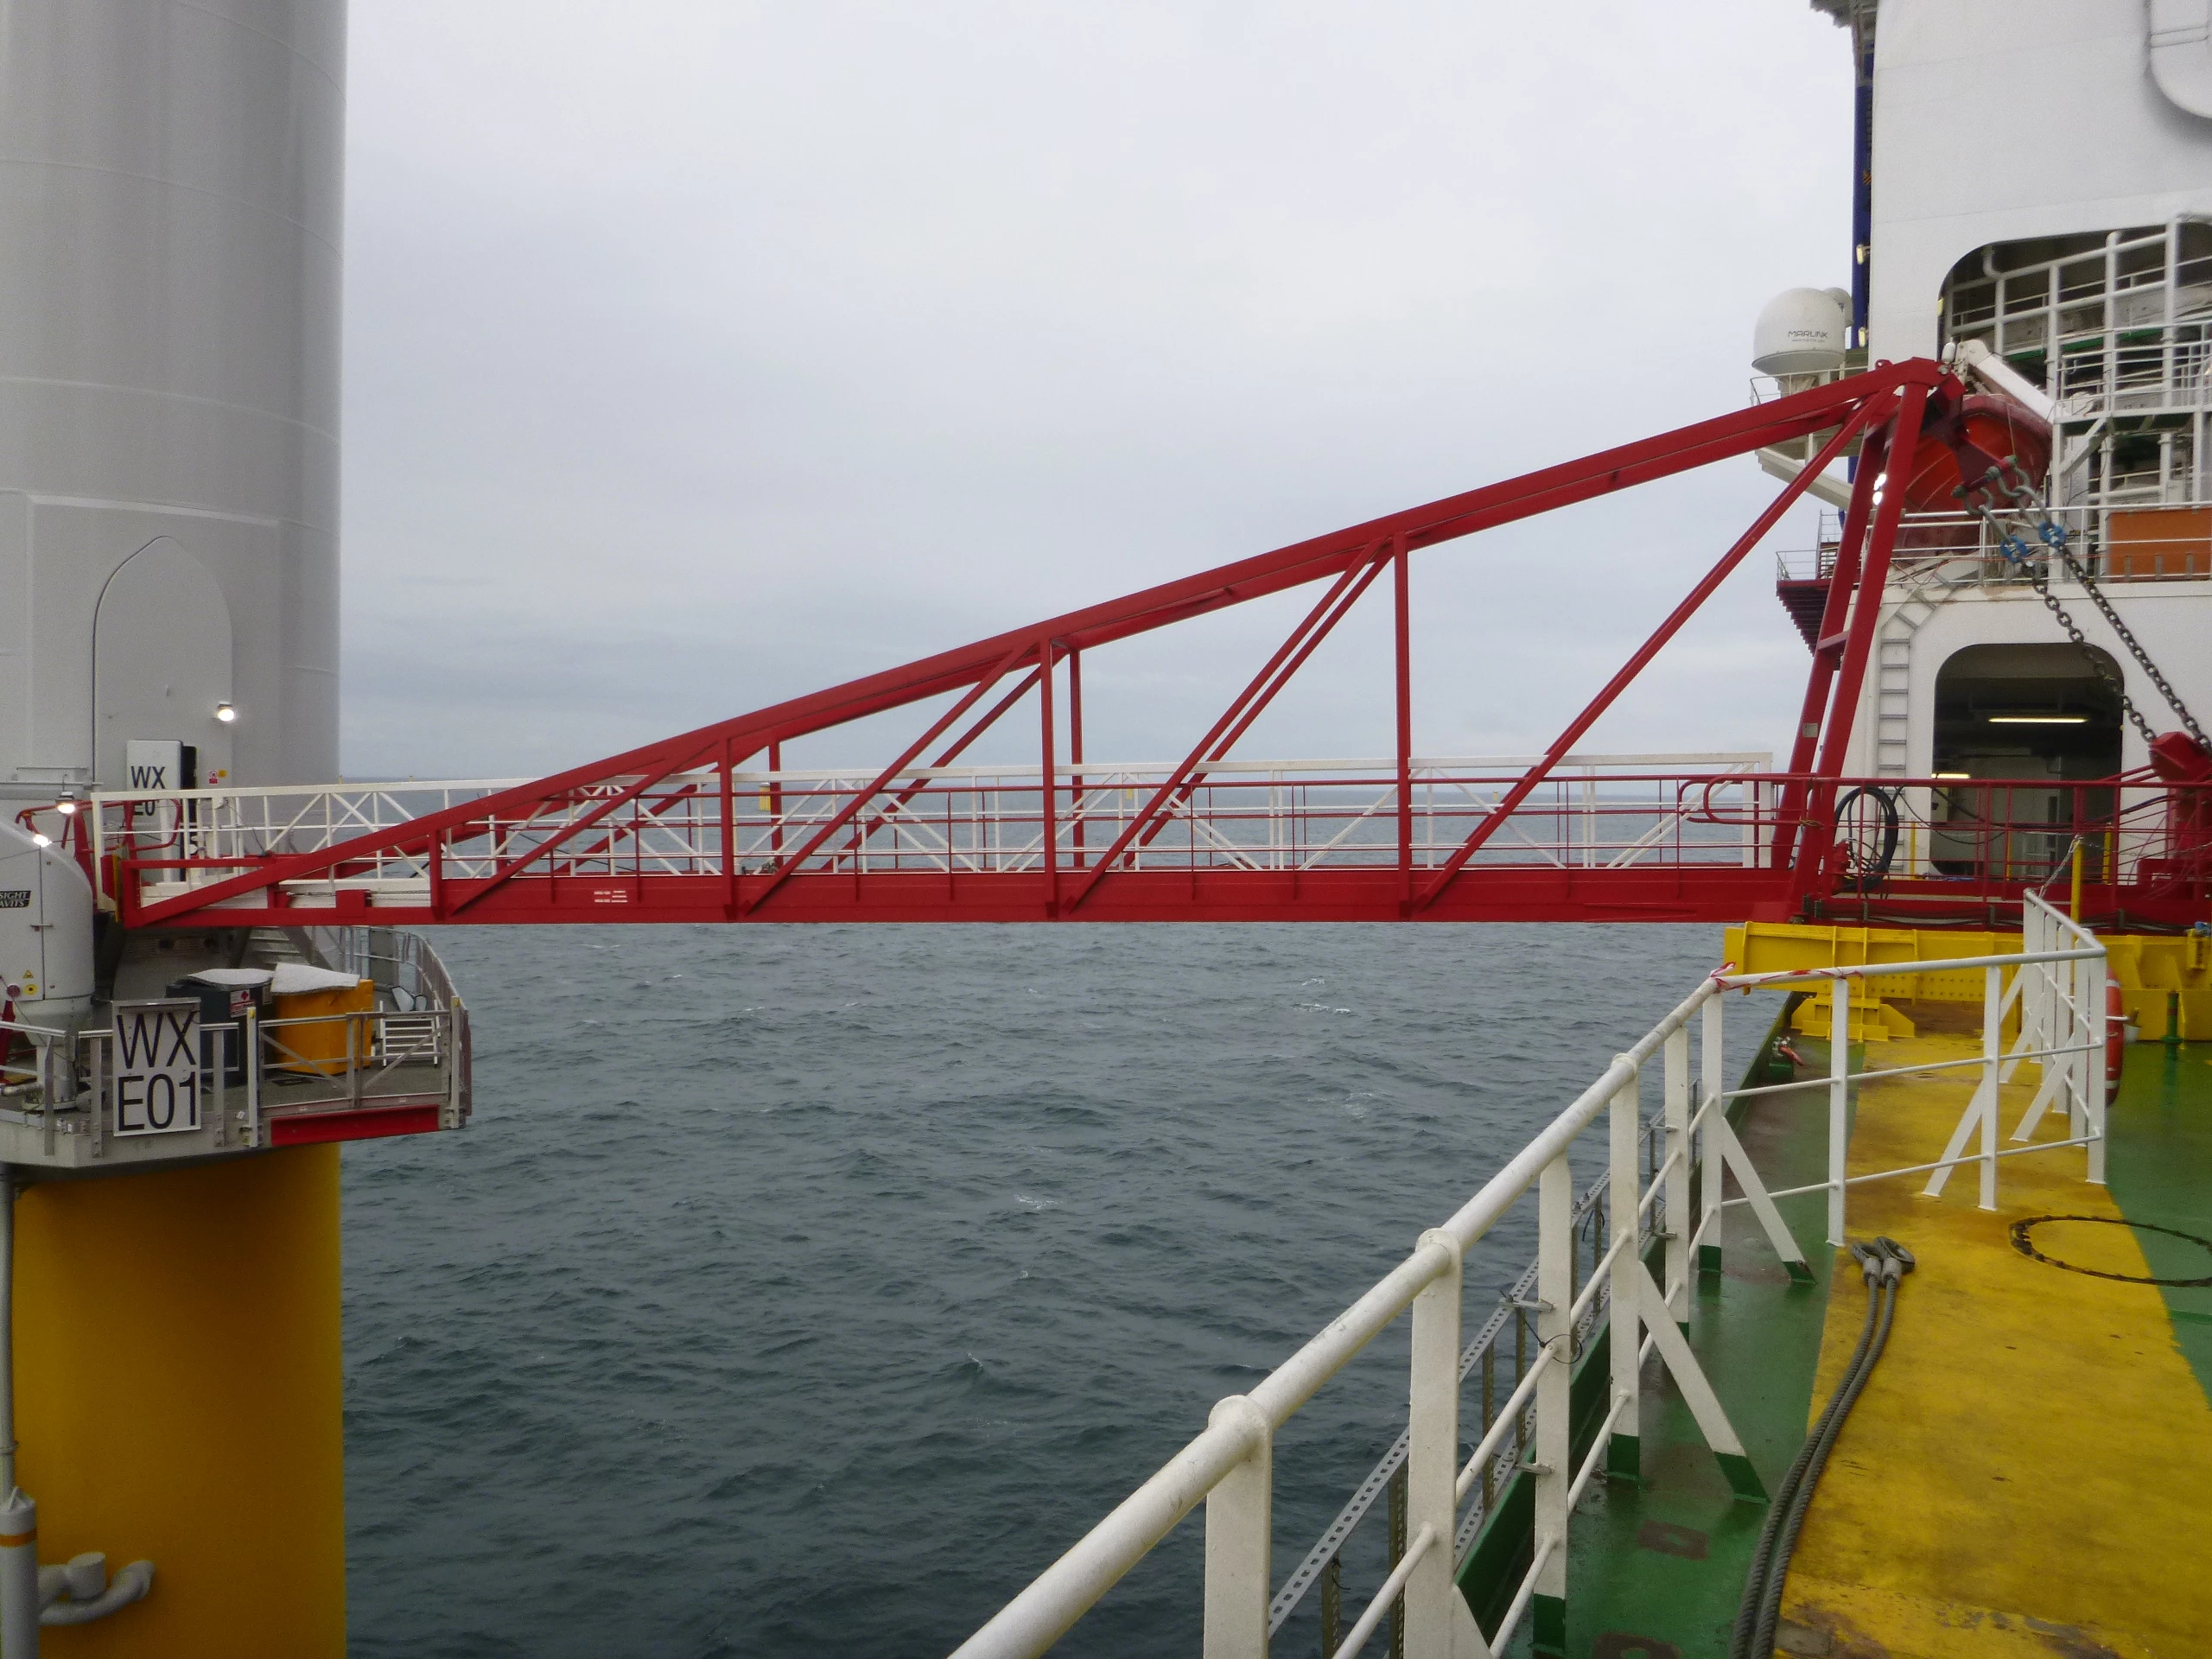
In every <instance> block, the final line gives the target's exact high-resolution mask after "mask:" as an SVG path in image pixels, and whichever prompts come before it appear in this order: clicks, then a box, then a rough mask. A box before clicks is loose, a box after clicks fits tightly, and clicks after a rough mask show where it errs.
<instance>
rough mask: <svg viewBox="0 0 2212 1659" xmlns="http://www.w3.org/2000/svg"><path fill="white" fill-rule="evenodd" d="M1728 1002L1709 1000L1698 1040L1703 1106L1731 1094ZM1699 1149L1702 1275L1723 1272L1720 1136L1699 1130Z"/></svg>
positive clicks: (1721, 994)
mask: <svg viewBox="0 0 2212 1659" xmlns="http://www.w3.org/2000/svg"><path fill="white" fill-rule="evenodd" d="M1727 999H1728V994H1727V993H1726V991H1717V992H1715V993H1714V994H1713V995H1711V996H1709V997H1707V999H1706V1002H1705V1010H1704V1020H1705V1029H1704V1030H1703V1032H1701V1033H1700V1034H1699V1037H1698V1058H1699V1061H1700V1064H1701V1065H1702V1066H1703V1068H1704V1071H1705V1098H1704V1100H1701V1101H1700V1102H1699V1104H1700V1106H1702V1105H1703V1104H1704V1103H1705V1102H1706V1101H1718V1100H1719V1098H1720V1096H1722V1095H1724V1094H1726V1093H1727V1092H1728V1084H1727V1083H1726V1077H1727V1070H1726V1067H1727V1050H1726V1047H1725V1046H1724V1045H1723V1042H1722V1035H1723V1033H1722V1022H1723V1021H1724V1020H1726V1014H1725V1013H1724V1012H1723V1011H1722V1007H1721V1005H1722V1004H1723V1003H1724V1002H1726V1001H1727ZM1725 1110H1726V1107H1723V1106H1719V1105H1716V1106H1714V1107H1713V1113H1719V1112H1722V1111H1725ZM1712 1121H1713V1118H1712V1116H1710V1115H1708V1116H1707V1118H1706V1122H1707V1123H1708V1124H1710V1123H1711V1122H1712ZM1698 1150H1699V1160H1698V1162H1699V1170H1700V1173H1699V1175H1698V1181H1697V1188H1698V1207H1699V1208H1700V1210H1701V1211H1703V1213H1702V1214H1700V1216H1699V1217H1698V1223H1697V1227H1698V1236H1699V1237H1700V1239H1702V1240H1704V1241H1705V1242H1704V1243H1701V1244H1700V1245H1699V1246H1698V1255H1697V1270H1698V1271H1699V1272H1700V1273H1719V1271H1720V1188H1721V1185H1722V1176H1721V1162H1720V1137H1719V1135H1715V1134H1714V1133H1713V1131H1712V1130H1711V1129H1710V1128H1707V1129H1703V1130H1701V1131H1700V1133H1699V1135H1698Z"/></svg>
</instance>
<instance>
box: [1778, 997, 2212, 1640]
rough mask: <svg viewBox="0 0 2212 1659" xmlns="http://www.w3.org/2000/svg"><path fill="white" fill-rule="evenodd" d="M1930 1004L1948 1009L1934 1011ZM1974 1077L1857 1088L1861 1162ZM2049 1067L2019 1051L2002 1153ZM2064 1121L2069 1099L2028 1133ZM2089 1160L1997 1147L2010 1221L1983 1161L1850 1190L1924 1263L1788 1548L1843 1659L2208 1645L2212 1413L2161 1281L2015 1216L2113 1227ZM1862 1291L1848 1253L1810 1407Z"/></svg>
mask: <svg viewBox="0 0 2212 1659" xmlns="http://www.w3.org/2000/svg"><path fill="white" fill-rule="evenodd" d="M1947 954H1949V953H1947ZM1917 1011H1918V1012H1920V1013H1921V1014H1923V1016H1924V1017H1929V1016H1936V1017H1940V1016H1939V1011H1938V1010H1937V1009H1936V1007H1933V1006H1932V1005H1929V1004H1922V1005H1920V1007H1919V1009H1918V1010H1917ZM1926 1022H1927V1023H1936V1018H1927V1019H1926ZM1979 1041H1980V1039H1979V1037H1978V1036H1963V1035H1931V1036H1923V1037H1918V1038H1913V1039H1901V1040H1899V1041H1897V1042H1894V1043H1891V1045H1889V1046H1887V1047H1885V1049H1884V1050H1883V1051H1882V1052H1881V1053H1880V1057H1879V1059H1878V1062H1877V1064H1878V1065H1881V1066H1890V1065H1918V1064H1924V1063H1927V1062H1930V1061H1935V1060H1942V1059H1949V1058H1957V1057H1959V1056H1961V1055H1964V1054H1968V1053H1978V1052H1979ZM1938 1079H1948V1080H1942V1081H1939V1080H1938ZM2036 1082H2037V1077H2036V1068H2035V1067H2034V1065H2032V1064H2030V1065H2022V1066H2021V1067H2020V1068H2019V1070H2018V1072H2017V1073H2016V1074H2015V1078H2014V1081H2013V1082H2012V1084H2007V1085H2006V1086H2005V1089H2004V1090H2003V1099H2002V1110H2001V1113H2000V1116H1999V1125H2000V1128H2001V1133H2002V1135H2003V1136H2005V1137H2007V1138H2005V1139H2004V1140H2003V1141H2001V1144H2002V1145H2005V1146H2006V1147H2010V1146H2011V1145H2012V1141H2010V1139H2009V1136H2010V1135H2011V1134H2012V1130H2013V1128H2014V1127H2015V1126H2016V1125H2017V1124H2018V1122H2019V1120H2020V1117H2021V1116H2022V1114H2023V1113H2024V1110H2025V1109H2026V1107H2027V1105H2028V1103H2029V1100H2030V1097H2031V1094H2032V1092H2033V1090H2034V1088H2035V1086H2036ZM1973 1086H1974V1071H1958V1072H1952V1073H1935V1074H1923V1075H1922V1076H1919V1077H1896V1078H1887V1079H1881V1080H1878V1081H1875V1082H1872V1083H1869V1084H1862V1085H1860V1086H1859V1103H1858V1108H1857V1117H1856V1125H1855V1128H1854V1131H1853V1135H1852V1140H1851V1151H1850V1168H1851V1173H1853V1175H1858V1174H1862V1173H1871V1172H1873V1171H1876V1170H1883V1169H1895V1168H1898V1167H1900V1166H1905V1165H1910V1164H1918V1163H1924V1162H1927V1161H1929V1160H1932V1159H1935V1158H1937V1157H1940V1156H1941V1155H1942V1149H1943V1146H1944V1142H1945V1141H1946V1140H1947V1138H1948V1136H1949V1135H1950V1132H1951V1130H1952V1128H1953V1127H1954V1126H1955V1124H1956V1123H1957V1122H1958V1121H1959V1116H1960V1114H1961V1112H1962V1111H1963V1110H1964V1109H1965V1108H1966V1105H1967V1097H1968V1096H1969V1094H1970V1093H1971V1092H1972V1090H1973ZM1817 1089H1818V1085H1815V1086H1814V1087H1813V1088H1811V1089H1808V1091H1807V1099H1808V1106H1807V1109H1808V1110H1814V1109H1819V1107H1818V1106H1817V1105H1816V1104H1814V1103H1813V1102H1815V1100H1816V1099H1817V1095H1816V1090H1817ZM1781 1098H1783V1099H1785V1100H1786V1099H1791V1098H1795V1096H1781ZM2065 1135H2066V1129H2065V1120H2064V1117H2063V1115H2062V1114H2056V1113H2054V1114H2052V1115H2051V1116H2049V1117H2047V1118H2045V1120H2044V1124H2043V1126H2042V1129H2041V1131H2040V1133H2039V1135H2038V1136H2037V1138H2038V1139H2042V1140H2059V1139H2063V1138H2064V1136H2065ZM2084 1170H2085V1160H2084V1155H2083V1154H2082V1151H2081V1149H2080V1148H2078V1147H2072V1148H2067V1149H2063V1150H2056V1151H2052V1152H2049V1153H2037V1154H2029V1155H2027V1156H2024V1157H2017V1158H2006V1159H2004V1160H2001V1161H2000V1163H1999V1184H1998V1194H1997V1196H1998V1208H1997V1210H1996V1211H1994V1212H1992V1211H1984V1210H1980V1209H1978V1208H1976V1207H1975V1204H1976V1198H1977V1197H1978V1181H1979V1175H1980V1171H1979V1167H1978V1166H1975V1165H1973V1164H1965V1165H1961V1166H1959V1167H1957V1168H1956V1169H1955V1170H1954V1171H1953V1172H1952V1174H1951V1177H1950V1180H1949V1184H1948V1187H1947V1188H1946V1190H1945V1191H1944V1192H1943V1194H1942V1197H1941V1198H1927V1197H1923V1195H1922V1188H1923V1185H1925V1183H1926V1181H1927V1179H1928V1178H1927V1176H1926V1175H1925V1174H1921V1175H1912V1176H1903V1177H1898V1178H1896V1179H1890V1180H1885V1181H1877V1182H1870V1183H1868V1184H1867V1185H1864V1186H1854V1187H1853V1188H1851V1189H1850V1200H1849V1205H1850V1207H1849V1212H1848V1221H1847V1235H1848V1236H1850V1237H1853V1238H1856V1239H1865V1238H1869V1237H1872V1236H1874V1235H1875V1234H1878V1233H1886V1234H1889V1235H1890V1236H1892V1237H1895V1238H1897V1239H1898V1240H1899V1241H1901V1242H1902V1243H1904V1244H1905V1245H1907V1246H1908V1247H1909V1248H1910V1249H1912V1250H1913V1251H1914V1252H1915V1253H1916V1255H1918V1257H1919V1260H1920V1267H1919V1269H1918V1271H1916V1272H1915V1273H1913V1274H1911V1275H1910V1276H1909V1277H1908V1278H1907V1279H1906V1280H1905V1281H1904V1288H1903V1291H1902V1294H1900V1296H1899V1298H1898V1303H1897V1322H1896V1325H1895V1329H1894V1331H1893V1332H1892V1334H1891V1338H1890V1343H1889V1347H1888V1349H1887V1351H1886V1352H1885V1354H1884V1356H1883V1357H1882V1360H1881V1362H1880V1363H1879V1364H1878V1366H1877V1368H1876V1369H1875V1371H1874V1373H1873V1376H1872V1380H1871V1381H1870V1382H1869V1383H1868V1384H1867V1386H1866V1391H1865V1393H1864V1394H1862V1395H1860V1396H1859V1403H1858V1406H1857V1408H1856V1409H1855V1410H1854V1411H1853V1414H1852V1415H1851V1418H1850V1420H1849V1421H1848V1422H1847V1424H1846V1425H1845V1427H1844V1429H1843V1432H1842V1434H1841V1436H1840V1439H1839V1440H1838V1441H1837V1443H1836V1448H1835V1452H1834V1455H1833V1457H1832V1458H1831V1459H1830V1461H1829V1464H1828V1467H1827V1474H1826V1476H1825V1477H1824V1478H1822V1480H1821V1484H1820V1486H1819V1489H1818V1491H1817V1492H1816V1495H1815V1498H1814V1500H1813V1504H1812V1509H1811V1511H1810V1514H1809V1516H1808V1520H1807V1522H1806V1527H1805V1531H1804V1534H1803V1536H1802V1541H1801V1542H1800V1543H1799V1546H1798V1548H1797V1553H1796V1558H1795V1560H1794V1561H1793V1563H1792V1567H1791V1572H1790V1575H1789V1592H1788V1595H1787V1598H1786V1599H1785V1600H1784V1602H1783V1617H1784V1618H1786V1619H1788V1620H1790V1621H1793V1622H1795V1623H1796V1624H1800V1625H1804V1626H1808V1627H1810V1628H1811V1629H1812V1630H1817V1631H1820V1632H1821V1633H1822V1634H1824V1635H1825V1636H1826V1637H1827V1645H1826V1647H1825V1649H1824V1650H1825V1651H1826V1652H1827V1654H1829V1655H1830V1656H1832V1659H1953V1656H1960V1659H1967V1656H1972V1659H1985V1656H1986V1659H2014V1656H2018V1659H2031V1656H2032V1659H2052V1656H2055V1655H2063V1656H2073V1659H2099V1656H2107V1659H2109V1656H2121V1659H2183V1656H2190V1655H2203V1654H2206V1653H2208V1652H2212V1572H2208V1571H2207V1570H2206V1565H2205V1560H2206V1557H2205V1550H2206V1548H2207V1541H2208V1540H2212V1478H2208V1475H2207V1471H2212V1406H2208V1404H2207V1402H2206V1400H2205V1396H2204V1393H2203V1390H2202V1389H2201V1388H2200V1387H2199V1386H2198V1384H2197V1381H2196V1376H2195V1374H2194V1373H2193V1372H2192V1371H2191V1370H2190V1367H2189V1364H2188V1362H2187V1361H2186V1360H2185V1359H2184V1358H2183V1356H2182V1354H2181V1351H2180V1350H2179V1349H2178V1348H2177V1346H2176V1345H2175V1343H2174V1338H2173V1328H2172V1325H2171V1322H2170V1321H2169V1319H2168V1318H2167V1314H2166V1308H2165V1303H2164V1300H2163V1299H2162V1298H2161V1297H2160V1295H2159V1294H2158V1290H2157V1289H2156V1288H2155V1287H2152V1286H2150V1285H2141V1284H2126V1283H2121V1282H2120V1281H2116V1280H2112V1279H2101V1278H2095V1277H2092V1276H2091V1275H2090V1274H2083V1273H2072V1272H2068V1271H2066V1270H2064V1269H2063V1268H2056V1267H2052V1266H2049V1265H2047V1264H2045V1263H2043V1262H2036V1261H2033V1260H2031V1259H2030V1258H2029V1257H2027V1256H2025V1255H2022V1254H2020V1253H2019V1252H2018V1250H2017V1249H2014V1248H2013V1246H2012V1241H2011V1238H2010V1235H2009V1230H2010V1228H2011V1225H2012V1223H2013V1222H2015V1221H2017V1220H2020V1219H2022V1218H2024V1217H2041V1216H2052V1215H2057V1216H2081V1217H2108V1218H2111V1219H2113V1220H2117V1219H2118V1218H2119V1217H2120V1209H2119V1206H2118V1205H2115V1204H2114V1203H2113V1200H2112V1198H2111V1197H2110V1195H2109V1194H2108V1193H2107V1191H2106V1189H2105V1188H2103V1187H2101V1186H2092V1185H2088V1183H2087V1182H2086V1181H2085V1180H2084V1179H2082V1177H2083V1173H2084ZM2035 1240H2036V1243H2037V1246H2038V1248H2039V1249H2044V1251H2045V1252H2046V1253H2047V1254H2051V1255H2059V1256H2060V1257H2061V1258H2062V1259H2065V1260H2069V1261H2072V1262H2075V1263H2077V1264H2078V1265H2081V1266H2084V1267H2089V1268H2097V1269H2100V1270H2101V1271H2104V1272H2108V1273H2120V1274H2148V1273H2149V1271H2150V1269H2149V1268H2148V1267H2147V1266H2146V1265H2145V1262H2144V1259H2143V1255H2142V1252H2141V1250H2140V1249H2139V1247H2138V1246H2137V1244H2136V1243H2135V1238H2134V1235H2133V1233H2131V1232H2130V1231H2129V1230H2127V1229H2126V1227H2115V1226H2108V1225H2102V1224H2098V1223H2097V1222H2094V1221H2077V1222H2063V1223H2045V1224H2042V1225H2040V1226H2038V1227H2037V1230H2036V1232H2035ZM1865 1312H1866V1293H1865V1291H1864V1290H1863V1289H1862V1288H1861V1287H1860V1282H1859V1269H1858V1266H1857V1264H1856V1263H1855V1262H1853V1260H1852V1259H1851V1258H1850V1257H1849V1256H1848V1255H1839V1257H1838V1260H1837V1263H1836V1268H1835V1281H1834V1291H1833V1293H1832V1294H1831V1297H1830V1300H1829V1304H1828V1313H1827V1326H1826V1329H1825V1332H1824V1333H1823V1338H1822V1342H1821V1363H1820V1372H1819V1378H1818V1381H1817V1383H1816V1384H1815V1390H1814V1402H1813V1415H1814V1416H1815V1417H1817V1416H1818V1414H1819V1413H1820V1411H1821V1408H1823V1407H1825V1406H1826V1404H1827V1401H1828V1398H1829V1396H1830V1395H1832V1394H1833V1393H1834V1389H1835V1386H1836V1383H1837V1380H1838V1378H1839V1377H1840V1376H1841V1375H1842V1372H1843V1370H1844V1367H1845V1365H1846V1364H1847V1362H1848V1360H1849V1357H1850V1354H1851V1351H1852V1348H1853V1344H1855V1343H1856V1342H1857V1341H1858V1338H1859V1328H1860V1324H1861V1321H1862V1319H1863V1318H1864V1316H1865ZM1801 1645H1802V1644H1801Z"/></svg>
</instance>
